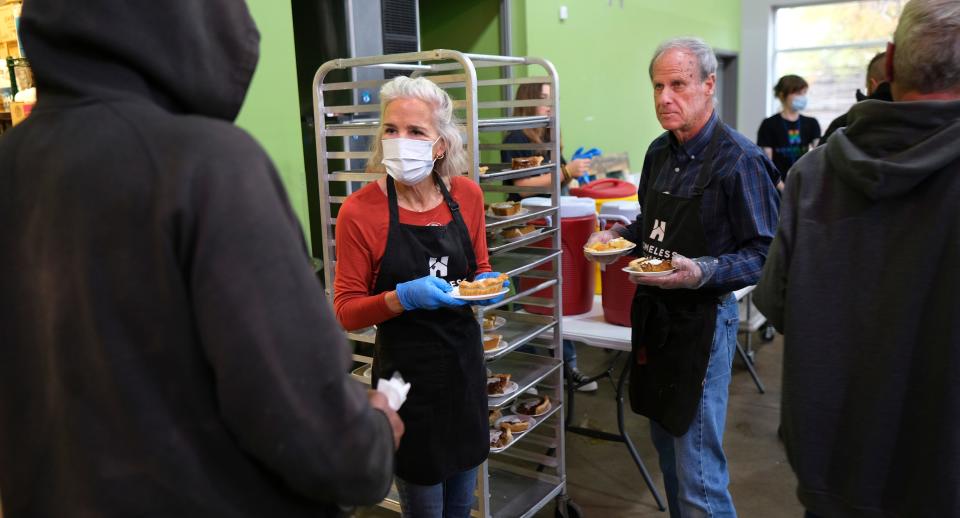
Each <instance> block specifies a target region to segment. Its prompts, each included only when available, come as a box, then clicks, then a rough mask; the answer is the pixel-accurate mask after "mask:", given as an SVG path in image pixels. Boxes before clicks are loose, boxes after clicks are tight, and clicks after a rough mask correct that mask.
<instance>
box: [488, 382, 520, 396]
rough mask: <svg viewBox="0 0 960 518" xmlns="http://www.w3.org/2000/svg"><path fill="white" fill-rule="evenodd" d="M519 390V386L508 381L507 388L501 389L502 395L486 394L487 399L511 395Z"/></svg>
mask: <svg viewBox="0 0 960 518" xmlns="http://www.w3.org/2000/svg"><path fill="white" fill-rule="evenodd" d="M519 388H520V385H517V382H515V381H508V382H507V386H506V387H504V388H503V393H501V394H487V396H488V397H503V396H506V395H509V394H513V393H514V392H516V391H517V389H519Z"/></svg>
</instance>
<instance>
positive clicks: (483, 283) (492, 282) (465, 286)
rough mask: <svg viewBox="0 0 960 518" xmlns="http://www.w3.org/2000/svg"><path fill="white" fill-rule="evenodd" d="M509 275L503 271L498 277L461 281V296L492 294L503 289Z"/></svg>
mask: <svg viewBox="0 0 960 518" xmlns="http://www.w3.org/2000/svg"><path fill="white" fill-rule="evenodd" d="M508 278H509V277H507V274H505V273H501V274H500V275H498V276H497V277H487V278H486V279H480V280H478V281H460V284H459V288H460V296H461V297H475V296H477V295H490V294H492V293H499V292H501V291H503V283H504V281H506V280H507V279H508Z"/></svg>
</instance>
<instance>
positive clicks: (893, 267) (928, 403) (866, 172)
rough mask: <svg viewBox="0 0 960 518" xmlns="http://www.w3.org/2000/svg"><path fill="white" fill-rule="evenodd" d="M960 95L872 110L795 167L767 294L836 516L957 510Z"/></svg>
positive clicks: (759, 295) (796, 448)
mask: <svg viewBox="0 0 960 518" xmlns="http://www.w3.org/2000/svg"><path fill="white" fill-rule="evenodd" d="M958 287H960V101H953V102H935V101H927V102H892V103H891V102H883V101H874V100H867V101H863V102H860V103H858V104H857V105H856V106H854V107H853V108H852V109H851V110H850V124H849V126H847V127H846V128H843V129H840V130H837V132H836V133H834V135H833V136H832V137H830V140H829V141H828V142H827V144H826V146H822V147H818V148H817V149H815V150H813V151H811V152H809V153H807V154H806V155H804V156H803V158H801V159H800V160H799V161H798V162H797V163H796V164H795V165H794V166H793V168H792V169H791V172H790V176H788V177H787V186H786V189H785V190H784V193H783V205H782V208H781V210H780V226H779V228H778V229H777V236H776V238H775V239H774V240H773V244H772V245H771V247H770V253H769V256H768V257H767V262H766V264H765V265H764V270H763V276H762V278H761V281H760V284H759V286H758V287H757V290H756V292H755V296H754V300H755V301H756V304H757V307H758V308H759V309H760V310H761V311H762V312H763V313H764V314H765V315H766V316H767V318H768V319H769V320H770V321H771V322H773V323H774V325H775V326H776V327H777V328H778V329H780V330H781V331H783V332H784V334H785V337H784V341H785V342H784V343H785V348H784V357H783V407H782V408H783V409H782V412H783V414H782V419H783V433H784V442H785V444H786V447H787V455H788V457H789V459H790V464H791V466H792V467H793V470H794V471H795V472H796V474H797V479H798V480H799V483H800V487H799V495H800V500H801V501H802V502H803V504H804V506H805V507H806V508H807V509H808V510H810V511H811V512H813V513H815V514H817V515H819V516H825V517H869V518H881V517H883V518H888V517H903V518H907V517H909V518H914V517H917V518H926V517H931V518H934V517H936V518H943V517H948V516H950V517H956V516H960V302H958V299H957V288H958Z"/></svg>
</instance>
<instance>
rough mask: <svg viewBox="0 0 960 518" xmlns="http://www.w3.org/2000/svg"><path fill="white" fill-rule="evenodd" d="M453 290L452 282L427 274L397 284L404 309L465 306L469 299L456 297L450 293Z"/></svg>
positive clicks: (398, 295)
mask: <svg viewBox="0 0 960 518" xmlns="http://www.w3.org/2000/svg"><path fill="white" fill-rule="evenodd" d="M451 291H453V287H452V286H450V283H448V282H447V281H445V280H443V279H441V278H440V277H434V276H433V275H427V276H426V277H420V278H419V279H414V280H412V281H407V282H401V283H400V284H397V298H398V299H400V305H402V306H403V309H405V310H407V311H410V310H413V309H438V308H445V307H454V306H463V305H466V304H467V301H465V300H460V299H455V298H453V297H451V296H450V295H449V293H450V292H451Z"/></svg>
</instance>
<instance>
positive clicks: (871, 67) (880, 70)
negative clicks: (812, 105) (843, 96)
mask: <svg viewBox="0 0 960 518" xmlns="http://www.w3.org/2000/svg"><path fill="white" fill-rule="evenodd" d="M886 55H887V53H886V52H879V53H877V55H876V56H873V58H871V59H870V63H869V64H868V65H867V83H866V88H867V93H866V95H864V94H863V93H862V92H861V91H860V90H859V89H858V90H857V102H860V101H865V100H867V99H878V100H881V101H892V100H893V97H892V96H891V95H890V83H889V82H887V66H886V59H885V57H886ZM849 116H850V112H849V111H848V112H847V113H844V114H843V115H841V116H839V117H837V118H836V119H833V122H831V123H830V125H829V126H827V131H825V132H824V133H823V138H821V139H820V143H819V144H818V145H820V146H822V145H824V144H826V143H827V139H828V138H830V135H833V132H834V131H837V128H843V127H845V126H846V125H847V117H849Z"/></svg>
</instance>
